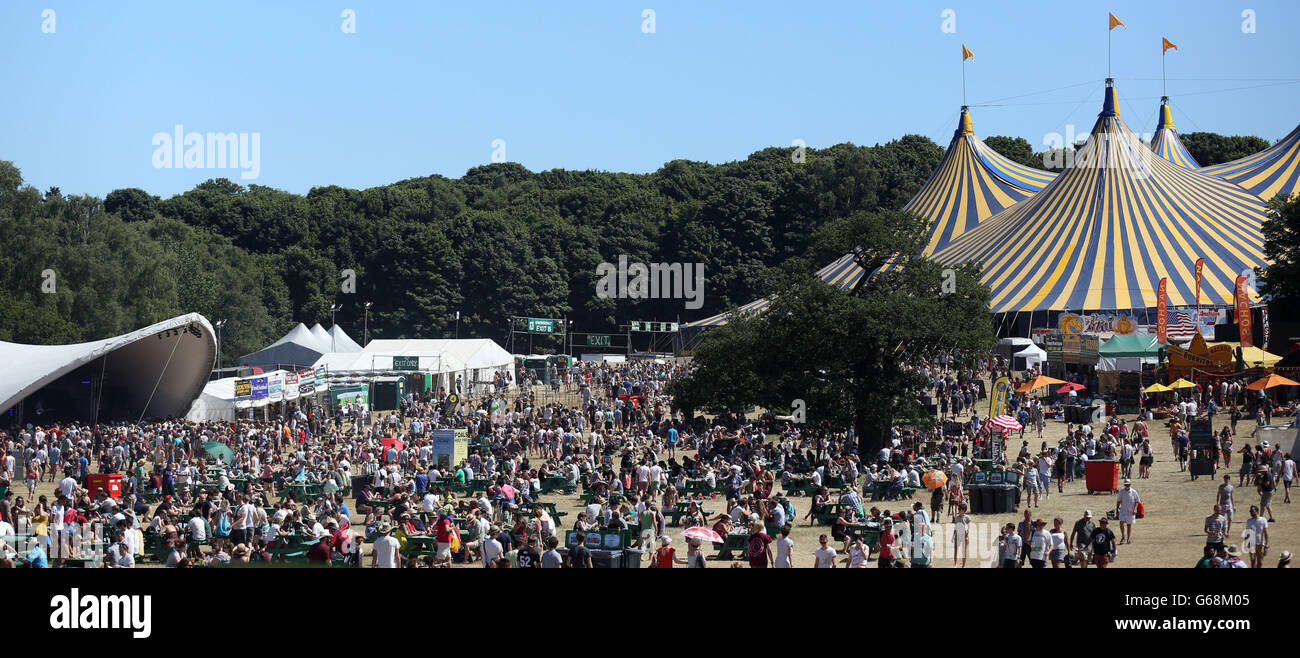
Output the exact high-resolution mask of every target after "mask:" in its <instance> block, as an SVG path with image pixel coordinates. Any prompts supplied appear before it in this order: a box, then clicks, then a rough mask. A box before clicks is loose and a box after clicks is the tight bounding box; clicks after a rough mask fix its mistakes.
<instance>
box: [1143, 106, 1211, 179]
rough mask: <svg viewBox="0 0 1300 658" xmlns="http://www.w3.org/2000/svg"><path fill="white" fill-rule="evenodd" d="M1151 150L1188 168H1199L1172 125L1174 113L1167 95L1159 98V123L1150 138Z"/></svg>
mask: <svg viewBox="0 0 1300 658" xmlns="http://www.w3.org/2000/svg"><path fill="white" fill-rule="evenodd" d="M1151 150H1152V151H1155V152H1156V155H1158V156H1160V157H1162V158H1164V159H1166V160H1168V161H1170V162H1172V163H1174V164H1176V165H1181V166H1183V167H1187V168H1188V169H1200V168H1201V165H1199V164H1197V163H1196V158H1193V157H1192V154H1191V153H1189V152H1188V151H1187V147H1186V146H1183V140H1181V139H1179V138H1178V129H1177V128H1175V127H1174V113H1173V111H1172V110H1170V109H1169V97H1168V96H1164V97H1161V99H1160V123H1159V124H1157V125H1156V135H1155V137H1152V138H1151Z"/></svg>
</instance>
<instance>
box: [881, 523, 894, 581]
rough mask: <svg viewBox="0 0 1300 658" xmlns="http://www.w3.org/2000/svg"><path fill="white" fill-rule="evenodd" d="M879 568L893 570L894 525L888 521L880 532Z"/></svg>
mask: <svg viewBox="0 0 1300 658" xmlns="http://www.w3.org/2000/svg"><path fill="white" fill-rule="evenodd" d="M880 568H881V569H893V568H894V523H893V522H892V521H890V520H889V519H885V523H884V526H883V528H882V530H881V532H880Z"/></svg>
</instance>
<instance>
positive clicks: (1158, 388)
mask: <svg viewBox="0 0 1300 658" xmlns="http://www.w3.org/2000/svg"><path fill="white" fill-rule="evenodd" d="M1172 390H1174V389H1172V388H1169V387H1168V386H1165V385H1164V384H1161V383H1159V382H1156V383H1154V384H1152V385H1150V386H1148V387H1146V388H1144V389H1142V392H1143V393H1168V392H1169V391H1172Z"/></svg>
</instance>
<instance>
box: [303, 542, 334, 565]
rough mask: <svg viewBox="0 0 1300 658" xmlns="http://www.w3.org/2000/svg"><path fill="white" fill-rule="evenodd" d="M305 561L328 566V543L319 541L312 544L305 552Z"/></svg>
mask: <svg viewBox="0 0 1300 658" xmlns="http://www.w3.org/2000/svg"><path fill="white" fill-rule="evenodd" d="M307 561H308V562H323V563H325V564H329V563H330V543H329V542H327V541H325V540H321V541H318V542H316V543H315V544H312V547H311V548H310V549H308V550H307Z"/></svg>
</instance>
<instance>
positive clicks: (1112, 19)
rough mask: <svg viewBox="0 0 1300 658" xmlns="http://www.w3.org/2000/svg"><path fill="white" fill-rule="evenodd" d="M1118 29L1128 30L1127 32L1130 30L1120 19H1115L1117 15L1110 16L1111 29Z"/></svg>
mask: <svg viewBox="0 0 1300 658" xmlns="http://www.w3.org/2000/svg"><path fill="white" fill-rule="evenodd" d="M1117 27H1122V28H1124V29H1126V30H1127V29H1128V26H1127V25H1125V24H1124V22H1123V21H1121V20H1120V19H1118V18H1115V14H1111V15H1110V29H1112V30H1113V29H1115V28H1117Z"/></svg>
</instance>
